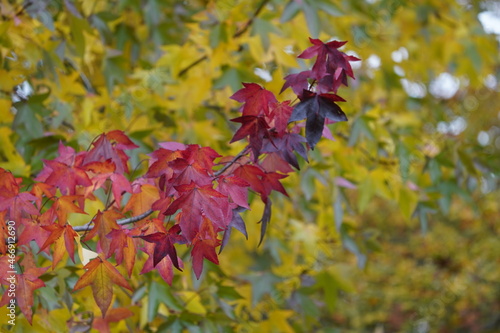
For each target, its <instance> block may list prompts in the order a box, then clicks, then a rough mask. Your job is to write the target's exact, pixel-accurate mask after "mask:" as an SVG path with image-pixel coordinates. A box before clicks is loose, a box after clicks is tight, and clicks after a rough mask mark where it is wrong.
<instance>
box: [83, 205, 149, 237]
mask: <svg viewBox="0 0 500 333" xmlns="http://www.w3.org/2000/svg"><path fill="white" fill-rule="evenodd" d="M153 212H154V210H152V209H150V210H147V211H145V212H144V213H142V214H140V215H137V216H132V217H127V218H124V219H120V220H117V221H116V223H118V225H124V224H130V223H134V222H137V221H140V220H142V219H143V218H146V217H148V216H149V215H151V214H152V213H153ZM91 225H92V221H90V222H89V223H87V224H85V225H80V226H76V227H73V230H75V231H76V232H81V231H87V230H89V228H90V226H91Z"/></svg>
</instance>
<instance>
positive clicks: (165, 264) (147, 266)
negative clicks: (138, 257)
mask: <svg viewBox="0 0 500 333" xmlns="http://www.w3.org/2000/svg"><path fill="white" fill-rule="evenodd" d="M155 247H156V246H155V244H154V243H146V244H145V247H144V248H143V249H142V251H144V252H145V253H147V254H148V255H149V257H148V259H147V260H146V262H145V263H144V266H143V267H142V270H141V274H145V273H147V272H150V271H152V270H153V269H156V271H157V272H158V273H159V274H160V276H161V278H162V279H163V280H164V281H165V282H166V283H168V284H169V285H171V284H172V279H173V277H174V271H173V268H172V267H173V263H172V260H170V256H165V257H163V259H161V260H160V262H158V263H157V264H156V265H154V264H153V258H154V251H155ZM177 261H178V263H179V268H180V269H179V270H182V269H183V268H184V264H183V262H182V260H181V259H180V258H177Z"/></svg>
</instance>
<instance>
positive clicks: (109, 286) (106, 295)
mask: <svg viewBox="0 0 500 333" xmlns="http://www.w3.org/2000/svg"><path fill="white" fill-rule="evenodd" d="M83 268H85V269H86V270H87V272H85V274H83V275H82V276H81V277H80V279H79V280H78V281H77V282H76V284H75V287H74V288H73V290H78V289H81V288H83V287H86V286H91V288H92V293H93V295H94V300H95V302H96V303H97V306H99V308H100V309H101V312H102V317H103V318H104V317H105V316H106V311H107V310H108V308H109V306H110V305H111V299H112V298H113V284H117V285H119V286H121V287H123V288H127V289H129V290H132V288H131V287H130V285H129V284H128V282H127V280H125V278H124V277H123V276H122V275H121V274H120V272H118V270H117V269H116V268H115V267H114V266H113V265H112V264H111V263H110V262H109V261H107V260H106V259H104V258H103V257H102V256H101V255H100V256H99V257H97V258H95V259H93V260H91V261H90V262H89V263H88V264H87V265H85V266H84V267H83Z"/></svg>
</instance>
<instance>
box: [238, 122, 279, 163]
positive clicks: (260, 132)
mask: <svg viewBox="0 0 500 333" xmlns="http://www.w3.org/2000/svg"><path fill="white" fill-rule="evenodd" d="M231 121H234V122H237V123H241V127H240V128H239V129H238V130H237V131H236V133H234V136H233V138H232V139H231V141H230V142H229V143H233V142H236V141H239V140H242V139H244V138H246V137H248V142H249V143H250V148H251V149H252V152H253V156H254V161H256V160H257V158H258V157H259V155H260V150H261V148H262V141H263V140H264V138H268V137H269V132H268V129H269V128H270V127H269V125H268V124H267V122H266V119H265V118H264V117H263V116H242V117H238V118H234V119H231Z"/></svg>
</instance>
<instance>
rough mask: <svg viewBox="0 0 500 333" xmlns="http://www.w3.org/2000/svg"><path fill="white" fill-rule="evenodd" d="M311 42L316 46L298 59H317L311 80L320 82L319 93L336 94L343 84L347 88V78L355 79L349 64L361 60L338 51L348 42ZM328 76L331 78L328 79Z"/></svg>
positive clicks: (308, 49)
mask: <svg viewBox="0 0 500 333" xmlns="http://www.w3.org/2000/svg"><path fill="white" fill-rule="evenodd" d="M309 40H310V41H311V43H312V44H313V45H314V46H311V47H309V48H307V49H306V50H305V51H304V52H302V53H301V54H300V55H299V56H298V57H299V58H302V59H310V58H312V57H314V56H316V57H317V58H316V61H315V63H314V66H313V68H312V75H311V78H313V79H315V80H316V81H318V83H319V84H318V92H319V93H326V92H336V91H337V89H338V87H339V86H340V85H341V84H344V85H346V86H347V76H350V77H352V78H354V74H353V71H352V68H351V64H350V63H349V62H350V61H358V60H359V59H358V58H356V57H354V56H349V55H347V54H345V53H344V52H341V51H339V50H337V49H338V48H339V47H341V46H343V45H344V44H345V43H347V42H339V41H331V42H328V43H323V42H322V41H320V40H319V39H312V38H309ZM327 76H330V77H329V78H327ZM297 87H298V86H297Z"/></svg>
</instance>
